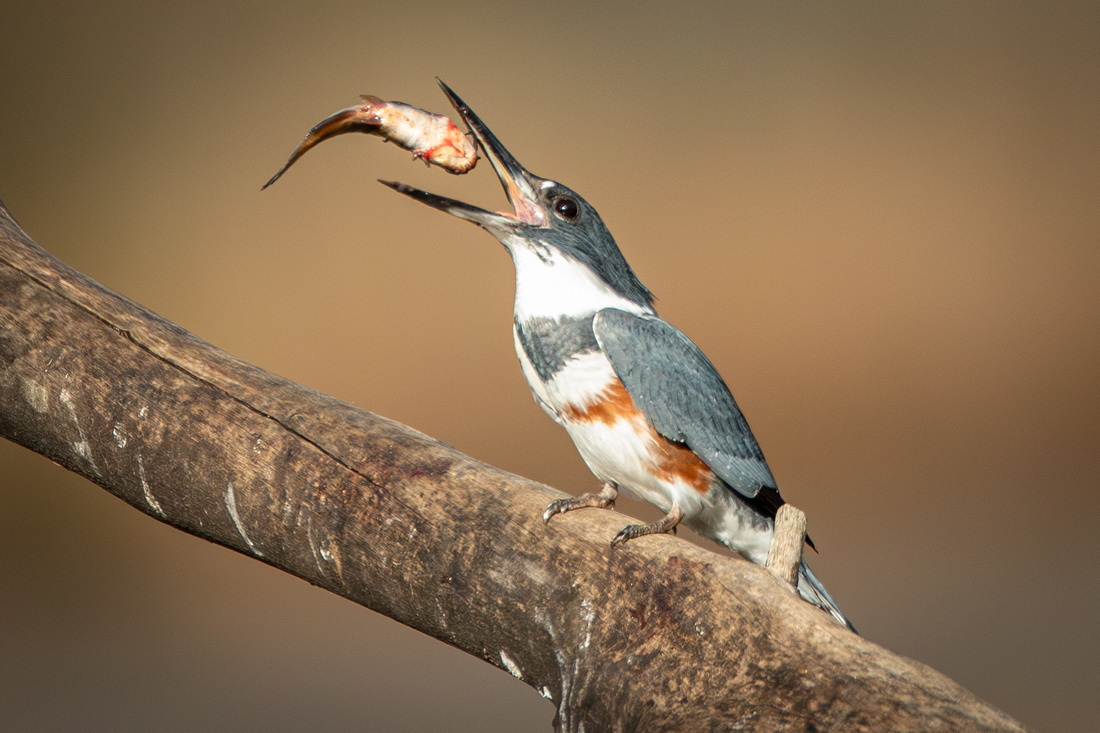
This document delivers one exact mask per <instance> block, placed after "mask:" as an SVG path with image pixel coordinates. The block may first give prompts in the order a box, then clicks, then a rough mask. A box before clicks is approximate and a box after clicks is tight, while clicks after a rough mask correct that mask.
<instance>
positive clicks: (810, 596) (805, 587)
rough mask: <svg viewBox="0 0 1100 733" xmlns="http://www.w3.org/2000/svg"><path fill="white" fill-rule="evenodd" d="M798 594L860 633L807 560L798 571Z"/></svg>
mask: <svg viewBox="0 0 1100 733" xmlns="http://www.w3.org/2000/svg"><path fill="white" fill-rule="evenodd" d="M798 594H799V595H800V596H802V598H803V599H805V600H806V601H807V602H808V603H812V604H813V605H815V606H817V607H818V608H820V609H822V610H824V611H826V612H828V613H829V615H830V616H832V617H833V618H835V619H836V620H837V621H839V622H840V623H841V624H843V625H844V626H845V627H847V628H848V629H849V630H850V631H852V632H854V633H857V634H858V633H859V632H858V631H856V627H855V626H852V622H851V621H849V620H848V617H847V616H845V615H844V614H843V613H841V612H840V609H839V608H837V605H836V601H834V600H833V597H832V596H830V595H829V592H828V591H827V590H825V586H823V585H822V584H821V581H820V580H818V579H817V576H816V575H814V571H812V570H810V566H809V565H807V564H806V561H805V560H803V561H802V567H801V568H800V569H799V571H798Z"/></svg>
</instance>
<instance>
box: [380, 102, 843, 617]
mask: <svg viewBox="0 0 1100 733" xmlns="http://www.w3.org/2000/svg"><path fill="white" fill-rule="evenodd" d="M440 86H442V88H443V91H444V92H445V93H446V95H447V97H448V98H449V99H450V101H451V104H453V105H454V107H455V109H456V110H457V111H458V114H459V115H461V117H462V119H463V120H464V121H465V122H466V123H467V124H468V125H469V127H470V130H471V131H472V133H473V135H474V136H475V138H476V139H477V141H478V143H479V144H480V146H481V148H482V149H483V151H484V152H485V153H486V155H487V157H488V158H489V160H490V161H491V163H492V165H493V168H494V170H495V171H496V174H497V177H498V178H500V182H501V184H502V185H503V186H504V191H505V193H506V194H507V196H508V200H509V202H510V203H511V205H512V207H513V209H514V210H515V213H514V215H510V214H506V213H493V212H490V211H487V210H485V209H481V208H478V207H476V206H472V205H470V204H466V203H463V202H461V201H456V200H454V199H450V198H445V197H443V196H437V195H435V194H432V193H428V192H426V191H422V190H420V189H417V188H413V187H412V186H407V185H405V184H402V183H395V182H391V181H382V183H384V184H386V185H387V186H390V187H392V188H394V189H396V190H397V191H399V192H401V193H403V194H406V195H407V196H410V197H412V198H414V199H416V200H417V201H420V202H422V203H425V204H427V205H429V206H431V207H434V208H436V209H440V210H441V211H445V212H447V213H448V214H452V215H454V216H457V217H458V218H460V219H465V220H466V221H470V222H473V223H474V224H477V225H478V226H480V227H481V228H483V229H485V230H486V231H487V232H489V233H490V234H492V235H493V236H494V237H496V238H497V239H498V240H499V241H500V243H501V244H503V245H504V247H505V249H507V250H508V253H509V254H510V255H511V256H512V262H513V263H514V265H515V270H516V300H515V318H514V328H513V333H514V337H515V346H516V353H517V354H518V356H519V361H520V364H521V366H522V367H523V375H524V377H526V378H527V383H528V385H529V386H530V387H531V392H532V393H533V394H534V396H535V400H536V401H537V402H538V404H539V405H540V406H541V407H542V409H543V410H545V411H546V413H547V414H548V415H550V417H551V418H553V419H554V421H555V422H557V423H558V424H559V425H561V426H562V427H564V428H565V430H566V431H567V432H568V433H569V436H570V437H571V438H572V439H573V442H574V444H576V446H577V450H578V451H580V454H581V457H582V458H584V461H585V463H587V464H588V467H589V468H590V469H591V470H592V472H593V473H594V474H595V475H596V477H597V478H598V479H599V480H600V481H602V482H603V487H602V489H601V490H600V491H599V492H598V493H586V494H583V495H581V496H578V497H574V498H569V499H559V500H557V501H554V502H552V503H551V504H550V505H549V506H548V507H547V508H546V512H545V513H544V514H543V520H544V521H545V522H549V521H550V519H551V517H553V516H554V515H556V514H561V513H564V512H568V511H572V510H574V509H580V508H583V507H610V506H612V505H613V504H614V502H615V499H616V497H617V496H618V492H619V489H627V490H629V491H631V492H633V493H634V494H636V495H638V496H640V497H641V498H643V499H645V500H646V501H648V502H650V503H651V504H653V505H655V506H657V507H658V508H659V509H660V510H661V511H663V512H666V514H665V516H664V517H662V518H661V519H658V520H657V521H655V522H651V523H649V524H632V525H629V526H627V527H624V528H623V529H622V531H620V532H619V533H618V534H617V535H615V537H614V539H612V540H611V544H612V545H620V544H622V543H624V542H627V541H629V540H632V539H634V538H636V537H641V536H644V535H649V534H657V533H660V532H669V531H672V530H674V529H675V528H676V526H677V525H678V524H680V523H681V522H682V523H683V524H684V525H686V526H687V527H689V528H691V529H693V530H695V531H696V532H697V533H699V534H700V535H702V536H704V537H709V538H710V539H712V540H715V541H716V542H719V543H721V544H723V545H725V546H726V547H729V548H730V549H732V550H734V551H736V552H738V553H740V554H741V555H742V556H744V557H745V558H747V559H749V560H751V561H752V562H755V563H758V564H764V561H765V559H766V558H767V555H768V548H769V546H770V544H771V539H772V534H773V531H774V526H775V522H774V520H775V515H776V512H777V510H778V509H779V507H780V506H782V505H783V503H784V502H783V499H782V498H781V497H780V496H779V490H778V488H777V486H776V481H775V478H774V477H773V476H772V472H771V469H769V468H768V464H767V462H766V461H765V460H764V454H763V452H762V451H761V450H760V446H759V445H758V444H757V442H756V438H754V437H753V434H752V431H751V430H750V429H749V425H748V423H747V422H746V421H745V418H744V416H743V415H742V414H741V410H740V409H739V408H738V407H737V403H736V402H735V401H734V399H733V395H732V394H731V393H730V390H729V388H728V387H727V386H726V383H725V382H724V381H723V380H722V377H721V376H720V375H719V374H718V371H717V370H716V369H715V368H714V365H713V364H711V362H710V360H709V359H707V357H706V356H705V355H704V354H703V352H702V351H701V350H700V349H699V347H698V346H696V345H695V344H694V343H692V342H691V341H690V340H689V339H688V337H687V336H685V335H684V334H683V333H681V332H680V331H679V330H678V329H676V327H674V326H673V325H671V324H670V323H668V322H667V321H665V320H664V319H663V318H661V317H660V316H658V315H657V312H656V310H654V307H653V300H654V298H653V295H652V294H651V293H650V292H649V290H648V289H647V288H646V287H645V286H644V285H642V283H641V282H640V281H639V280H638V278H637V276H636V275H635V274H634V271H633V270H631V269H630V265H628V264H627V262H626V259H625V258H624V257H623V254H622V252H620V251H619V248H618V246H617V245H616V244H615V240H614V239H613V238H612V236H611V233H610V232H609V231H608V230H607V227H606V226H604V223H603V221H602V220H601V219H600V215H599V214H597V213H596V210H595V209H594V208H592V206H591V205H590V204H589V203H588V202H587V201H585V200H584V199H583V198H581V197H580V196H578V195H577V194H576V193H575V192H573V191H572V190H570V189H569V188H566V187H565V186H563V185H562V184H560V183H558V182H556V181H552V180H549V179H546V178H539V177H538V176H535V175H533V174H531V173H529V172H528V171H527V170H526V169H525V168H524V167H523V166H521V165H520V164H519V163H518V162H517V161H516V159H515V158H514V157H512V155H511V153H509V152H508V150H507V149H505V147H504V146H503V145H501V143H500V141H499V140H497V138H496V136H495V135H494V134H493V133H492V132H491V131H490V130H489V128H488V127H486V126H485V124H484V123H483V122H482V121H481V119H480V118H479V117H478V116H477V115H476V114H474V112H473V111H472V110H471V109H470V108H469V106H467V105H466V103H465V102H463V101H462V100H461V99H459V97H458V96H457V95H456V94H455V93H454V92H453V91H452V90H451V89H450V88H449V87H448V86H447V85H446V84H443V82H440ZM807 542H808V543H809V544H810V546H811V547H813V543H812V542H809V540H807ZM798 592H799V594H800V595H801V596H802V598H804V599H805V600H806V601H808V602H810V603H812V604H813V605H815V606H818V607H820V608H822V609H823V610H825V611H827V612H828V613H830V614H831V615H832V616H833V618H835V619H836V620H837V621H838V622H840V623H841V624H843V625H844V626H846V627H847V628H849V629H851V630H852V631H855V629H854V628H853V627H852V624H851V623H850V622H849V621H848V619H847V618H846V617H845V616H844V614H843V613H841V612H840V609H838V608H837V605H836V603H835V602H834V601H833V599H832V598H831V597H830V596H829V594H828V593H827V592H826V591H825V588H824V587H823V586H822V585H821V583H820V581H818V579H817V577H816V576H815V575H814V574H813V572H812V571H811V570H810V568H809V566H808V565H807V564H806V562H805V561H803V562H802V566H801V568H800V572H799V580H798Z"/></svg>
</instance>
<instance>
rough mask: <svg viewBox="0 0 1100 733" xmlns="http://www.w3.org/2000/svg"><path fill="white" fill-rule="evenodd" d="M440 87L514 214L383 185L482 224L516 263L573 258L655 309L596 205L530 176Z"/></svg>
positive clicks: (631, 298)
mask: <svg viewBox="0 0 1100 733" xmlns="http://www.w3.org/2000/svg"><path fill="white" fill-rule="evenodd" d="M439 85H440V86H441V87H442V88H443V92H444V93H445V94H446V95H447V98H448V99H449V100H450V101H451V104H452V105H454V108H455V110H456V111H457V112H458V114H459V115H460V116H461V117H462V119H463V120H464V121H465V122H466V124H467V125H468V126H469V128H470V130H471V132H472V133H473V135H474V137H475V139H476V140H477V142H478V145H480V146H481V149H482V150H483V151H484V153H485V156H486V157H487V158H488V159H489V161H490V162H491V163H492V166H493V170H495V171H496V174H497V177H498V178H499V179H500V183H501V185H502V186H503V187H504V192H505V194H506V195H507V196H508V202H509V203H510V204H511V206H512V209H513V212H514V213H512V214H508V213H504V212H492V211H488V210H486V209H482V208H480V207H477V206H473V205H471V204H467V203H463V202H462V201H456V200H455V199H451V198H446V197H444V196H438V195H436V194H433V193H428V192H427V191H422V190H420V189H418V188H414V187H412V186H407V185H405V184H404V183H396V182H393V181H381V182H382V183H384V184H385V185H387V186H389V187H391V188H393V189H394V190H396V191H399V192H401V193H403V194H405V195H406V196H409V197H411V198H414V199H416V200H417V201H420V202H422V203H425V204H427V205H428V206H431V207H433V208H436V209H439V210H440V211H445V212H447V213H448V214H451V215H453V216H457V217H458V218H460V219H465V220H466V221H469V222H473V223H474V224H477V225H478V226H480V227H481V228H482V229H484V230H485V231H487V232H489V233H490V234H492V235H493V236H494V237H496V238H497V239H498V240H499V241H500V242H501V244H503V245H504V246H505V247H506V248H507V249H508V250H509V252H511V253H512V256H513V259H515V258H516V253H517V251H521V250H522V251H531V252H534V253H535V254H536V255H538V256H539V257H541V258H542V259H544V261H548V259H549V258H550V257H552V256H555V255H560V256H562V257H566V258H569V259H571V260H573V261H575V262H577V263H580V264H581V265H583V266H585V267H587V268H588V269H590V270H591V271H592V273H593V274H594V275H596V277H598V278H599V279H600V280H601V281H602V282H603V283H604V284H606V285H607V286H608V287H609V288H611V289H612V290H613V291H614V292H615V293H616V294H618V295H619V296H620V297H623V298H625V299H627V300H629V301H631V302H633V303H636V304H637V305H638V306H640V307H642V308H650V307H651V306H652V304H653V295H652V294H651V293H650V292H649V290H648V289H647V288H646V287H645V286H644V285H642V283H641V282H640V281H639V280H638V278H637V276H636V275H635V274H634V271H633V270H631V269H630V265H629V264H627V262H626V259H625V258H624V257H623V255H622V252H620V251H619V247H618V245H616V244H615V239H614V238H613V237H612V236H611V232H609V231H608V230H607V227H606V226H605V225H604V223H603V220H602V219H600V215H599V214H598V213H597V212H596V210H595V209H594V208H592V205H591V204H589V203H588V202H587V201H585V200H584V199H583V198H581V197H580V196H579V195H578V194H577V193H576V192H575V191H573V190H572V189H570V188H568V187H567V186H564V185H562V184H560V183H558V182H557V181H552V180H550V179H548V178H540V177H539V176H536V175H534V174H532V173H530V172H528V171H527V169H526V168H524V167H523V166H522V165H520V164H519V162H518V161H517V160H516V159H515V158H514V157H513V156H512V154H511V153H509V152H508V150H507V149H506V148H505V147H504V146H503V145H501V143H500V140H498V139H497V137H496V135H494V134H493V133H492V131H491V130H490V129H489V128H488V127H487V126H486V125H485V123H484V122H482V121H481V118H479V117H478V116H477V115H476V114H474V112H473V110H471V109H470V107H469V105H467V104H466V103H465V102H463V101H462V99H460V98H459V96H458V95H457V94H455V93H454V91H452V90H451V88H450V87H448V86H447V85H446V84H444V83H443V82H442V81H440V82H439Z"/></svg>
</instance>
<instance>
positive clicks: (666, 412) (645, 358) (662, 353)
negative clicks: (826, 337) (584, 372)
mask: <svg viewBox="0 0 1100 733" xmlns="http://www.w3.org/2000/svg"><path fill="white" fill-rule="evenodd" d="M593 329H594V331H595V334H596V340H597V341H598V342H599V344H600V348H601V349H603V351H604V353H605V354H606V355H607V358H608V360H610V362H611V366H612V368H613V369H614V370H615V373H616V374H617V375H618V377H619V379H621V380H622V382H623V385H624V386H625V387H626V390H627V392H629V393H630V396H631V397H632V398H633V399H634V402H635V404H636V405H637V406H638V408H639V409H640V410H641V411H642V412H643V413H644V414H645V416H646V418H647V419H648V420H649V421H650V422H651V423H652V424H653V427H654V428H656V429H657V431H658V432H659V433H660V434H661V435H663V436H664V437H666V438H668V439H669V440H674V441H677V442H680V443H685V444H687V446H688V447H689V448H691V449H692V451H694V452H695V454H696V455H698V456H699V457H700V458H701V459H703V462H704V463H706V464H707V466H709V467H710V469H711V470H712V471H714V473H716V474H717V475H718V477H719V478H721V479H722V480H723V481H724V482H726V483H727V484H729V486H730V487H731V488H733V489H734V490H736V491H737V492H738V493H739V494H741V495H743V496H745V497H748V498H752V497H755V496H756V495H757V493H759V491H760V489H761V487H768V488H772V489H774V488H776V483H775V478H773V477H772V472H771V469H769V468H768V464H767V463H766V462H765V461H764V454H763V452H762V451H761V450H760V446H759V445H758V444H757V442H756V438H754V437H753V434H752V431H751V430H750V429H749V424H748V422H746V421H745V417H744V415H742V414H741V410H740V409H739V408H738V407H737V402H736V401H734V399H733V395H732V394H731V393H730V391H729V387H727V386H726V383H725V382H724V381H722V377H721V375H719V374H718V370H716V369H715V368H714V365H713V364H711V363H710V360H709V359H708V358H707V357H706V355H705V354H704V353H703V352H702V350H700V349H699V347H698V346H696V345H695V344H694V343H692V341H691V339H689V338H688V337H687V336H685V335H684V334H683V333H681V332H680V331H679V330H678V329H677V328H675V327H674V326H672V325H671V324H669V323H668V322H667V321H664V320H662V319H661V318H658V317H656V316H636V315H634V314H632V313H627V312H626V311H621V310H617V309H614V308H606V309H604V310H601V311H600V312H599V313H597V314H596V318H595V320H594V322H593ZM776 496H777V497H778V495H776ZM780 503H782V502H781V501H780ZM772 514H774V511H773V512H772Z"/></svg>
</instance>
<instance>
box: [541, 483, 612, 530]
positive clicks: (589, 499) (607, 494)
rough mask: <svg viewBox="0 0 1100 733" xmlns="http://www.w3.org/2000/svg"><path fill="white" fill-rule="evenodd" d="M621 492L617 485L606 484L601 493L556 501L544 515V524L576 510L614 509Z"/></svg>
mask: <svg viewBox="0 0 1100 733" xmlns="http://www.w3.org/2000/svg"><path fill="white" fill-rule="evenodd" d="M618 496H619V491H618V489H617V488H616V487H615V484H612V483H607V484H604V486H603V489H601V490H600V493H598V494H593V493H587V494H581V495H580V496H570V497H568V498H565V499H554V501H552V502H550V503H549V504H547V506H546V511H544V512H543V513H542V523H543V524H549V523H550V518H551V517H553V516H554V515H555V514H565V513H566V512H571V511H573V510H574V509H588V508H590V507H591V508H596V509H609V508H611V509H613V508H614V507H615V499H616V498H618Z"/></svg>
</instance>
